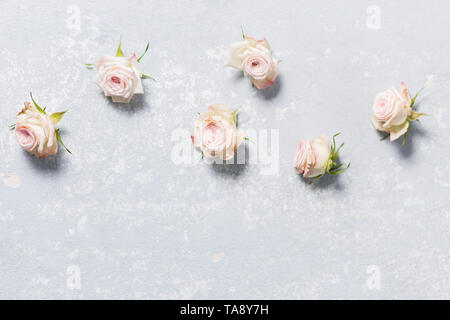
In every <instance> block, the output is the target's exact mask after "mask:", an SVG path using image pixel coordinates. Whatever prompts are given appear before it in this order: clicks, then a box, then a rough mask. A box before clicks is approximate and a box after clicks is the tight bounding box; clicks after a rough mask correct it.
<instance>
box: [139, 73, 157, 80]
mask: <svg viewBox="0 0 450 320" xmlns="http://www.w3.org/2000/svg"><path fill="white" fill-rule="evenodd" d="M141 79H152V80H153V81H157V80H156V79H155V78H153V77H152V76H149V75H147V74H142V76H141Z"/></svg>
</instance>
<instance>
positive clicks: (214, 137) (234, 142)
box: [191, 103, 245, 160]
mask: <svg viewBox="0 0 450 320" xmlns="http://www.w3.org/2000/svg"><path fill="white" fill-rule="evenodd" d="M236 112H237V111H234V112H231V111H230V110H229V109H228V108H227V107H226V106H225V105H224V104H221V103H219V104H215V105H212V106H210V107H209V108H208V111H206V112H204V113H202V114H200V115H199V117H198V119H197V120H196V121H195V124H194V133H193V134H192V135H191V139H192V143H193V144H194V146H196V147H197V148H198V149H200V150H201V151H202V153H203V155H204V156H205V157H207V158H216V157H218V158H221V159H222V160H230V159H232V158H233V157H234V155H235V153H236V150H237V148H238V147H239V146H240V145H241V143H242V141H244V139H245V136H244V133H243V132H242V131H241V130H239V129H238V128H237V126H236V122H237V121H236Z"/></svg>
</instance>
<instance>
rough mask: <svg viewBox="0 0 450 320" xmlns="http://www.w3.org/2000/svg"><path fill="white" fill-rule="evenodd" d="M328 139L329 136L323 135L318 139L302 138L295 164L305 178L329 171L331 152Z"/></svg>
mask: <svg viewBox="0 0 450 320" xmlns="http://www.w3.org/2000/svg"><path fill="white" fill-rule="evenodd" d="M328 140H329V138H328V137H327V136H325V135H321V136H320V137H319V138H316V139H311V140H302V141H300V143H299V144H298V147H297V151H296V153H295V157H294V163H293V164H294V167H295V168H296V169H297V171H298V173H299V174H303V177H304V178H314V177H317V176H320V175H323V174H324V173H325V172H326V171H327V168H328V160H329V158H330V153H331V149H330V146H329V143H328Z"/></svg>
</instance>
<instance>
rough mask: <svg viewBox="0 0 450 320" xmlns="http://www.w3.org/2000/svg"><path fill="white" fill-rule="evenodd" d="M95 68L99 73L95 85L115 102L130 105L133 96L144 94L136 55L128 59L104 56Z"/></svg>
mask: <svg viewBox="0 0 450 320" xmlns="http://www.w3.org/2000/svg"><path fill="white" fill-rule="evenodd" d="M95 68H96V69H97V71H98V72H97V78H96V80H95V83H97V85H98V86H99V87H100V88H101V89H102V90H103V92H104V93H105V96H107V97H111V98H112V101H113V102H119V103H129V102H130V100H131V98H133V95H135V94H143V93H144V88H143V86H142V80H141V78H142V73H141V71H140V70H139V64H138V60H137V58H136V55H135V54H133V55H131V56H130V57H128V58H126V57H113V56H108V55H104V56H103V57H101V58H100V60H99V61H98V62H97V63H96V65H95Z"/></svg>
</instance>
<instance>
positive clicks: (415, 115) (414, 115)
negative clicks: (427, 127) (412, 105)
mask: <svg viewBox="0 0 450 320" xmlns="http://www.w3.org/2000/svg"><path fill="white" fill-rule="evenodd" d="M421 116H429V114H426V113H423V112H415V111H413V112H411V116H409V120H412V121H415V120H418V119H419V118H420V117H421Z"/></svg>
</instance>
